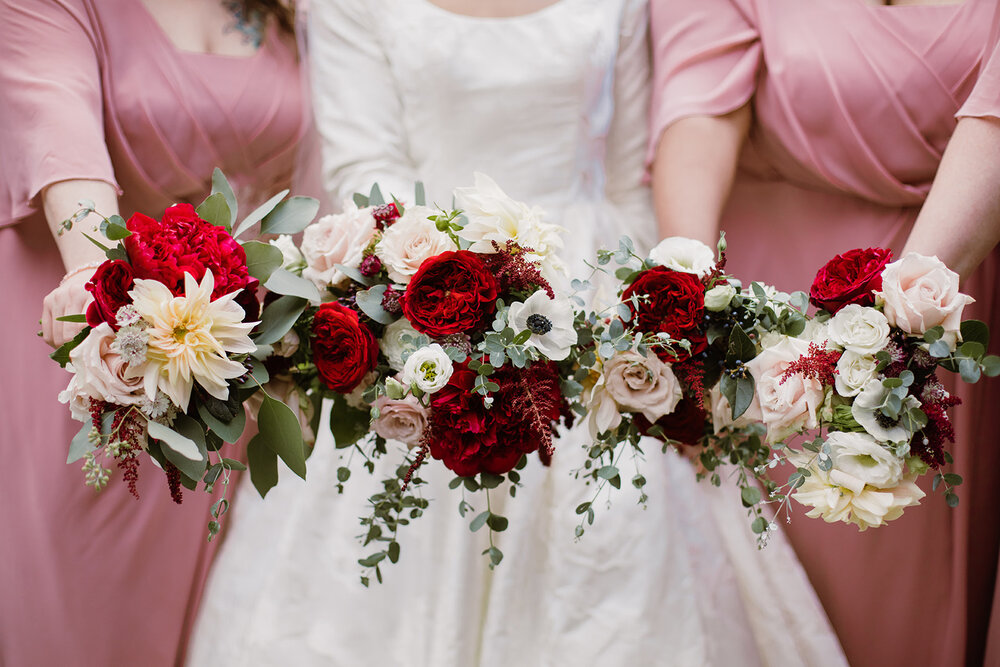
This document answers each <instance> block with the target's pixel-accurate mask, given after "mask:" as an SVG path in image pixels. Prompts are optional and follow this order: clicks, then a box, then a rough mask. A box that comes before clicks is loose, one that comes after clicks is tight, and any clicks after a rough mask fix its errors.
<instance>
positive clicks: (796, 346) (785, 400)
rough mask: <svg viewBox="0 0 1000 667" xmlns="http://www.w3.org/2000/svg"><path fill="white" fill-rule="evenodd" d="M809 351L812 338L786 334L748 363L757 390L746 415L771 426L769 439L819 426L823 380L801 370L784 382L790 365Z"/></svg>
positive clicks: (770, 440) (778, 438)
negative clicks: (810, 376)
mask: <svg viewBox="0 0 1000 667" xmlns="http://www.w3.org/2000/svg"><path fill="white" fill-rule="evenodd" d="M808 353H809V343H808V341H804V340H800V339H798V338H789V337H787V336H782V337H781V338H780V339H779V340H778V341H777V342H776V343H774V344H773V345H771V346H770V347H768V348H766V349H764V350H763V351H762V352H761V353H760V354H758V355H757V356H756V357H754V358H753V359H751V360H750V361H748V362H747V364H746V365H747V368H748V369H749V370H750V373H751V374H752V375H753V377H754V380H755V381H756V391H755V392H754V398H753V402H752V403H751V404H750V407H749V408H748V409H747V411H746V412H745V413H744V416H745V417H746V418H747V419H748V420H751V421H760V422H762V423H763V424H764V425H765V426H767V439H768V441H769V442H780V441H781V440H784V439H785V438H787V437H788V436H790V435H792V434H794V433H797V432H799V431H803V430H808V429H814V428H816V427H817V426H819V420H818V418H817V413H818V411H819V409H820V407H822V405H823V400H824V397H825V393H824V389H823V385H822V383H820V382H819V380H816V379H813V378H807V377H805V376H803V375H801V374H799V373H796V374H794V375H791V376H789V377H788V378H787V379H786V380H785V381H784V382H782V375H783V374H784V372H785V369H786V368H787V367H788V365H789V364H791V363H792V362H794V361H798V359H799V357H801V356H803V355H806V354H808Z"/></svg>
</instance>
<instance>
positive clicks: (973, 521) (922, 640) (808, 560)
mask: <svg viewBox="0 0 1000 667" xmlns="http://www.w3.org/2000/svg"><path fill="white" fill-rule="evenodd" d="M995 7H996V5H995V3H994V2H988V1H984V0H968V1H967V2H966V3H964V4H960V5H951V6H947V5H946V6H899V7H895V6H870V5H867V4H865V3H864V2H863V1H862V0H814V1H812V2H803V1H802V0H653V1H652V14H653V24H652V29H653V38H654V61H655V75H654V78H655V84H654V103H653V112H652V120H651V122H652V133H651V136H652V137H653V138H654V139H653V141H654V144H653V145H652V146H651V147H650V151H651V153H650V155H652V151H653V150H655V141H656V140H657V139H658V137H659V136H660V134H661V132H662V131H663V129H664V128H665V127H667V126H668V125H670V124H671V123H673V122H674V121H676V120H678V119H680V118H683V117H685V116H690V115H716V114H722V113H726V112H729V111H732V110H734V109H736V108H738V107H740V106H742V105H743V104H744V103H746V102H747V101H750V102H751V104H752V111H753V123H752V127H751V130H750V139H749V141H748V144H747V146H746V147H745V149H744V151H743V154H742V156H741V159H740V168H739V172H738V175H737V179H736V183H735V186H734V189H733V192H732V195H731V197H730V200H729V202H728V205H727V208H726V211H725V213H724V215H723V220H722V228H723V229H724V230H725V231H726V234H727V240H728V241H729V257H730V264H729V268H730V269H732V270H733V271H734V272H735V274H736V275H737V276H739V277H741V278H743V279H745V280H746V279H752V280H763V281H765V282H770V283H773V284H775V285H777V286H778V287H779V288H781V289H783V290H793V289H800V290H808V288H809V285H810V284H811V283H812V280H813V277H814V276H815V273H816V271H817V270H818V269H819V267H820V266H822V264H824V263H825V262H826V261H827V260H829V259H831V258H832V257H833V256H834V255H835V254H837V253H840V252H843V251H845V250H848V249H850V248H854V247H867V246H872V245H879V246H884V247H889V248H892V249H894V250H896V251H898V250H899V249H900V248H901V247H902V245H903V243H904V241H905V239H906V236H907V234H908V233H909V230H910V228H911V227H912V224H913V221H914V219H915V217H916V214H917V212H918V210H919V207H920V205H921V203H922V202H923V200H924V198H925V196H926V194H927V192H928V190H929V188H930V185H931V182H932V181H933V178H934V175H935V172H936V170H937V166H938V163H939V160H940V158H941V154H942V152H943V151H944V148H945V146H946V144H947V141H948V138H949V137H950V135H951V133H952V131H953V130H954V127H955V123H956V121H955V113H956V112H957V111H958V109H959V107H960V106H961V104H962V102H963V101H964V100H965V99H966V98H967V97H968V96H969V94H970V92H971V91H972V88H973V86H974V85H975V83H976V77H977V74H978V70H979V63H980V56H981V53H982V51H983V48H984V46H985V44H986V42H987V35H988V31H989V29H990V25H991V23H990V22H991V19H992V17H993V12H994V8H995ZM994 92H995V91H994ZM996 101H997V97H996V96H995V95H994V96H993V98H992V102H993V103H994V104H995V103H996ZM994 108H995V107H994ZM997 277H998V276H997V255H996V253H995V252H994V254H993V255H992V256H991V257H990V258H988V259H987V261H986V262H985V264H984V266H983V267H982V269H981V270H980V271H979V272H978V273H977V275H976V276H974V277H973V278H972V279H971V280H970V281H969V282H968V284H967V285H966V288H967V290H968V291H970V292H971V293H972V294H973V295H974V296H975V297H976V299H977V303H976V304H975V306H974V307H973V308H972V309H970V311H971V312H970V311H966V313H967V315H966V316H967V317H977V318H979V319H984V320H986V321H988V322H989V323H990V324H991V326H992V328H993V331H994V332H995V338H996V337H997V334H998V333H1000V317H998V315H1000V310H998V308H997V303H996V302H997V292H996V285H997ZM993 348H994V350H995V349H996V348H997V345H996V344H994V345H993ZM997 385H998V382H997V381H996V380H990V381H986V382H983V383H981V384H980V385H977V386H976V388H975V390H973V391H970V390H969V389H968V388H962V389H960V390H959V393H960V395H961V396H962V398H963V399H964V401H965V405H963V406H962V407H961V408H960V409H959V410H957V411H956V418H955V422H956V431H957V432H958V442H957V443H956V444H955V446H954V447H953V451H954V453H955V458H956V466H955V470H956V471H957V472H959V473H960V474H962V475H963V477H964V478H965V480H966V483H965V484H964V485H962V486H961V487H960V488H959V494H960V496H961V505H960V506H959V508H958V509H956V510H950V509H949V508H948V507H947V506H946V505H945V503H944V499H943V498H942V497H941V496H940V494H937V493H936V494H929V495H928V497H927V498H925V499H924V501H923V504H922V505H921V506H920V507H919V508H914V509H910V510H907V512H906V514H905V515H904V516H903V517H902V518H901V519H899V520H897V521H895V522H892V523H891V524H889V525H888V526H885V527H882V528H879V529H877V530H872V531H868V532H866V533H864V534H860V533H858V531H857V529H856V528H854V527H852V526H846V525H841V524H835V525H831V524H826V523H824V522H822V521H820V520H816V519H809V518H806V517H805V516H804V515H803V513H802V511H801V506H798V505H795V504H793V506H794V508H795V510H796V511H795V517H794V519H793V522H792V523H791V525H789V526H787V531H788V533H789V535H790V537H791V539H792V541H793V544H794V545H795V547H796V550H797V552H798V554H799V556H800V558H801V560H802V562H803V565H804V566H805V567H806V570H807V572H808V573H809V576H810V579H811V580H812V582H813V585H814V586H815V587H816V590H817V593H818V594H819V596H820V598H821V600H822V601H823V603H824V606H825V607H826V609H827V612H828V614H829V616H830V619H831V621H832V622H833V624H834V627H835V628H836V630H837V632H838V634H839V636H840V639H841V641H842V643H843V646H844V649H845V651H846V653H847V656H848V659H849V660H850V661H851V664H852V665H855V666H864V665H909V664H913V665H917V664H927V665H961V664H966V663H967V664H979V663H980V662H981V661H982V656H983V652H984V650H985V645H986V638H987V627H988V624H989V621H990V609H991V605H992V597H993V590H994V581H995V577H996V569H997V552H998V543H1000V516H998V511H997V509H996V503H995V499H994V498H993V497H992V494H994V493H995V489H996V488H998V482H1000V448H998V444H1000V443H998V436H997V427H996V424H995V422H994V421H993V420H992V419H988V418H987V417H986V415H990V414H992V413H995V409H996V406H997V405H1000V392H998V386H997ZM928 481H929V480H928ZM928 486H929V484H928ZM927 490H928V491H929V488H928V489H927ZM997 639H1000V636H998V637H997Z"/></svg>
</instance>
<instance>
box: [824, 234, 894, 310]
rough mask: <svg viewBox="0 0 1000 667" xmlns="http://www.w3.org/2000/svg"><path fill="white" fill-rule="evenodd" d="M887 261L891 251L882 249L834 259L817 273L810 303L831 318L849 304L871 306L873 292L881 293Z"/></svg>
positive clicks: (858, 251) (890, 257)
mask: <svg viewBox="0 0 1000 667" xmlns="http://www.w3.org/2000/svg"><path fill="white" fill-rule="evenodd" d="M890 261H892V251H890V250H886V249H884V248H868V249H865V250H861V249H860V248H858V249H855V250H848V251H847V252H845V253H844V254H842V255H837V256H836V257H834V258H833V259H831V260H830V261H829V262H827V263H826V265H825V266H824V267H823V268H821V269H820V270H819V272H817V273H816V279H815V280H813V284H812V287H810V288H809V302H810V303H811V304H812V305H814V306H816V307H817V308H822V309H823V310H825V311H827V312H829V313H830V314H831V315H832V314H834V313H836V312H837V311H838V310H840V309H841V308H843V307H844V306H846V305H848V304H852V303H856V304H858V305H859V306H871V305H874V304H875V295H874V294H873V291H875V290H880V289H882V269H884V268H885V266H886V264H888V263H889V262H890Z"/></svg>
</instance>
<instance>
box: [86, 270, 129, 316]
mask: <svg viewBox="0 0 1000 667" xmlns="http://www.w3.org/2000/svg"><path fill="white" fill-rule="evenodd" d="M134 284H135V276H134V275H133V273H132V267H131V266H129V263H128V262H123V261H121V260H120V259H116V260H114V261H107V262H104V263H103V264H101V265H100V266H99V267H97V271H95V272H94V276H93V277H92V278H91V279H90V282H88V283H87V284H86V285H85V286H84V289H86V290H87V291H88V292H90V293H91V295H93V297H94V300H93V301H91V302H90V305H89V306H88V307H87V324H88V325H90V326H92V327H96V326H97V325H98V324H100V323H101V322H107V323H108V324H110V325H111V328H112V329H114V330H115V331H118V324H117V322H116V321H115V318H116V317H117V315H118V309H119V308H121V307H122V306H124V305H126V304H130V303H132V299H131V297H129V295H128V292H129V290H130V289H132V286H133V285H134Z"/></svg>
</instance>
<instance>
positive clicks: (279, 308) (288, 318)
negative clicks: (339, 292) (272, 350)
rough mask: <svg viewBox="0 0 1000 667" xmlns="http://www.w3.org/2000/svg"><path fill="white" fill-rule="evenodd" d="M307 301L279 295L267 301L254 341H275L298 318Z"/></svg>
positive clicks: (282, 335)
mask: <svg viewBox="0 0 1000 667" xmlns="http://www.w3.org/2000/svg"><path fill="white" fill-rule="evenodd" d="M308 303H309V302H308V301H306V300H305V299H302V298H300V297H297V296H281V297H278V298H277V299H275V300H274V301H272V302H271V303H269V304H268V305H267V307H266V308H265V309H264V313H263V315H262V316H261V318H260V325H259V326H258V327H257V334H256V335H255V337H254V343H256V344H257V345H270V344H272V343H277V342H278V341H279V340H281V339H282V337H284V335H285V334H286V333H288V331H289V329H291V328H292V325H293V324H295V322H296V320H298V319H299V316H300V315H302V311H303V310H305V309H306V305H307V304H308Z"/></svg>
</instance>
